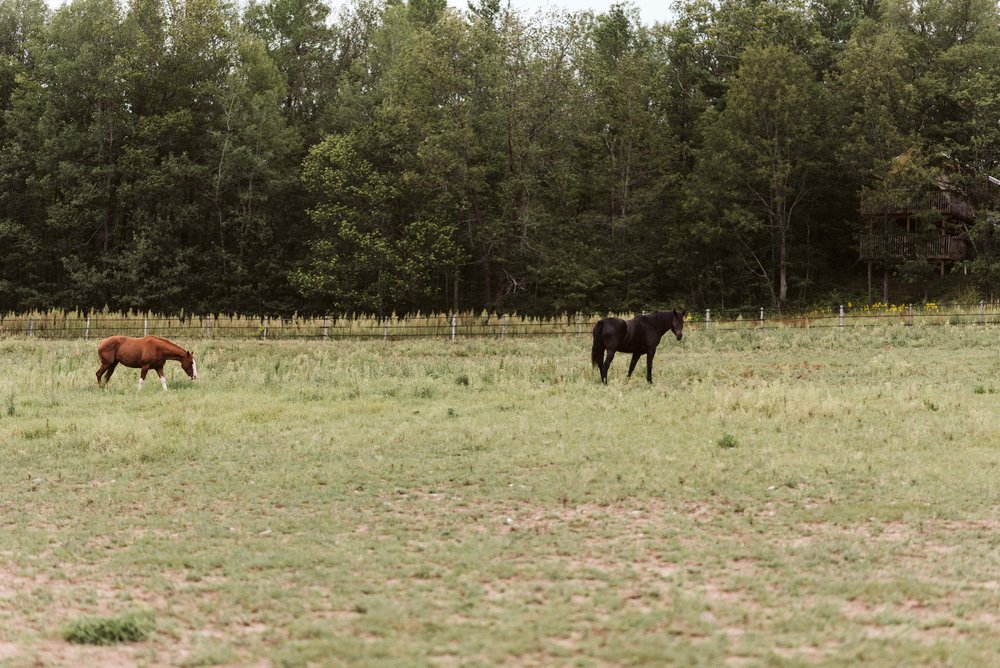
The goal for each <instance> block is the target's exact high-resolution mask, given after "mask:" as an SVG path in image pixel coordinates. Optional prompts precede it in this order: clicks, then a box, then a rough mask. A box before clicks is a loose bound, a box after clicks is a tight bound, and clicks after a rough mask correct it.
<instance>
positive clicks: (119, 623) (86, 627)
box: [63, 613, 153, 645]
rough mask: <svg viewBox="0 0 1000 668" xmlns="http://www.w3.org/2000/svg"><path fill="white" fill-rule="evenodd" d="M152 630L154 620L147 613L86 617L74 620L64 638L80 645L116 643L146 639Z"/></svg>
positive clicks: (64, 633)
mask: <svg viewBox="0 0 1000 668" xmlns="http://www.w3.org/2000/svg"><path fill="white" fill-rule="evenodd" d="M152 630H153V621H152V619H150V618H149V617H147V616H145V615H138V614H133V613H130V614H126V615H122V616H120V617H84V618H82V619H78V620H76V621H74V622H72V623H71V624H70V625H69V626H68V627H67V628H66V630H65V631H64V632H63V638H64V639H65V640H67V641H68V642H71V643H76V644H78V645H114V644H117V643H121V642H138V641H140V640H145V639H146V638H147V637H148V636H149V633H150V631H152Z"/></svg>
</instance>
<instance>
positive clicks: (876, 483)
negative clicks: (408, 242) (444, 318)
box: [0, 326, 1000, 666]
mask: <svg viewBox="0 0 1000 668" xmlns="http://www.w3.org/2000/svg"><path fill="white" fill-rule="evenodd" d="M685 334H686V336H685V340H684V342H683V343H682V344H678V343H676V342H675V341H673V339H672V337H669V338H667V339H664V341H663V342H662V343H661V345H660V349H659V352H658V354H657V356H656V361H655V368H654V379H655V381H656V384H655V385H652V386H649V385H647V383H646V382H645V380H644V379H643V378H642V377H641V375H640V374H636V376H634V377H633V378H632V379H631V381H628V382H626V380H625V373H626V371H627V366H628V365H627V362H628V359H627V356H625V357H623V358H620V359H618V360H617V361H616V362H615V364H614V365H612V367H611V371H610V374H609V377H610V379H609V385H608V386H602V385H601V383H600V379H599V376H598V372H597V371H596V370H595V369H592V368H591V365H590V345H591V341H590V337H589V336H586V335H585V336H564V337H545V338H529V339H506V340H504V341H498V340H494V339H471V340H459V341H458V342H456V343H446V342H444V341H434V340H420V341H412V340H411V341H403V342H392V341H390V342H383V341H349V342H336V343H335V342H322V341H313V342H309V341H307V342H301V341H297V342H296V341H291V342H262V341H235V340H225V341H200V340H197V339H195V340H186V341H178V342H179V343H181V344H182V345H185V347H188V348H191V349H193V350H194V351H195V354H196V356H197V361H198V370H199V374H200V379H199V380H198V381H197V382H190V381H188V380H187V378H186V377H184V375H183V373H182V372H181V369H180V366H179V365H178V364H177V363H175V362H171V363H168V365H167V367H166V372H167V380H168V382H169V383H170V391H169V392H167V393H164V392H162V391H161V390H160V388H159V384H158V383H147V384H146V387H145V388H144V390H143V391H142V392H141V393H139V392H136V386H137V383H138V372H137V371H136V370H134V369H126V368H119V369H118V371H117V372H116V374H115V376H114V378H113V379H112V381H111V384H110V387H109V388H108V389H107V390H104V391H102V390H99V389H98V388H97V385H96V381H95V376H94V373H95V371H96V370H97V366H98V363H97V357H96V353H95V349H96V342H95V341H90V342H84V341H42V340H33V339H24V338H20V339H2V340H0V523H2V527H0V555H2V559H0V664H3V665H10V666H32V665H79V664H82V663H86V664H92V665H105V666H107V665H112V666H113V665H136V664H138V665H180V666H200V665H241V666H242V665H306V664H310V665H345V664H364V665H375V666H404V665H405V666H413V665H442V666H452V665H500V664H506V665H525V666H551V665H581V666H608V665H649V664H651V663H657V664H677V665H684V666H690V665H712V666H718V665H733V666H740V665H759V664H774V665H797V664H804V663H808V664H813V663H820V664H833V665H844V664H854V663H858V662H864V663H866V664H868V665H915V664H937V665H942V664H954V665H987V664H990V663H993V664H996V663H997V662H998V661H1000V613H998V610H1000V521H998V511H1000V484H998V477H1000V466H998V462H1000V457H998V452H1000V397H998V395H1000V354H998V353H1000V344H998V339H1000V332H998V330H997V329H996V328H994V327H974V326H969V327H949V326H943V327H917V328H905V327H898V326H895V327H875V328H856V329H853V330H851V329H849V330H846V331H838V330H836V329H824V330H790V329H789V330H770V331H765V332H752V331H745V332H733V333H728V334H719V335H706V334H705V333H703V332H699V331H697V330H696V329H695V328H694V327H691V328H689V329H688V330H687V331H686V332H685ZM119 617H126V618H128V619H140V620H142V623H143V624H145V625H146V628H148V629H149V631H148V635H147V636H146V638H145V639H144V640H140V641H138V642H130V643H123V644H115V645H109V646H96V645H89V644H76V643H71V642H68V641H67V640H66V638H67V637H72V636H71V635H70V634H69V633H67V629H70V628H71V627H73V625H74V624H78V623H79V622H81V620H84V621H86V620H93V619H94V618H119Z"/></svg>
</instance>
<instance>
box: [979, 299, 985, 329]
mask: <svg viewBox="0 0 1000 668" xmlns="http://www.w3.org/2000/svg"><path fill="white" fill-rule="evenodd" d="M979 324H980V325H985V324H986V304H984V303H983V302H979Z"/></svg>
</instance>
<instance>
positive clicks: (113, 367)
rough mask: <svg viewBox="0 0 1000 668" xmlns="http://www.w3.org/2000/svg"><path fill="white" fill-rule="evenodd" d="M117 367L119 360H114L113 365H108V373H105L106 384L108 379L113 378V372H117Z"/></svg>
mask: <svg viewBox="0 0 1000 668" xmlns="http://www.w3.org/2000/svg"><path fill="white" fill-rule="evenodd" d="M117 368H118V362H117V361H115V362H112V363H111V366H110V367H108V372H107V373H106V374H104V384H105V385H107V384H108V381H109V380H111V374H113V373H114V372H115V369H117Z"/></svg>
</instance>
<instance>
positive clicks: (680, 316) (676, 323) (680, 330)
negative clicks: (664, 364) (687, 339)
mask: <svg viewBox="0 0 1000 668" xmlns="http://www.w3.org/2000/svg"><path fill="white" fill-rule="evenodd" d="M685 315H687V309H685V310H683V311H681V312H680V313H678V312H677V309H674V312H673V315H672V318H673V321H672V322H671V324H670V329H671V330H672V331H673V333H674V336H676V337H677V340H678V341H680V340H681V338H683V337H684V316H685Z"/></svg>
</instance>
